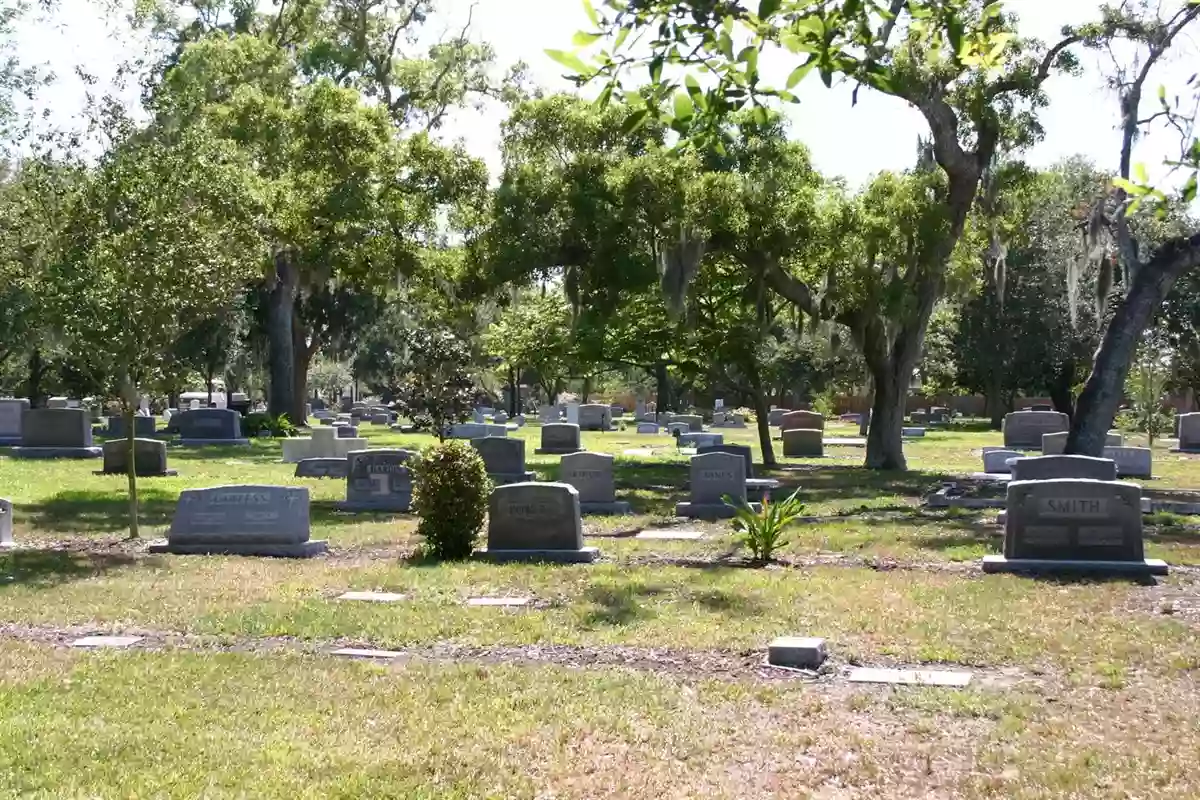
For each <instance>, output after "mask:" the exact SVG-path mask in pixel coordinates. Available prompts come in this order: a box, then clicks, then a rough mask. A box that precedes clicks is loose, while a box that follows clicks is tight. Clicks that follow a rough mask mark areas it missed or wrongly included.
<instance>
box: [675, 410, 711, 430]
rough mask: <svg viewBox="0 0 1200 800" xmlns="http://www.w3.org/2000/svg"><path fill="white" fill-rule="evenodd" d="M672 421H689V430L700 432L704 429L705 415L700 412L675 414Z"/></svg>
mask: <svg viewBox="0 0 1200 800" xmlns="http://www.w3.org/2000/svg"><path fill="white" fill-rule="evenodd" d="M671 422H673V423H678V422H684V423H687V426H688V430H689V431H691V432H692V433H700V432H701V431H703V430H704V417H702V416H700V415H699V414H675V415H674V416H672V417H671Z"/></svg>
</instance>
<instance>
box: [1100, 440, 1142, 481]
mask: <svg viewBox="0 0 1200 800" xmlns="http://www.w3.org/2000/svg"><path fill="white" fill-rule="evenodd" d="M1104 457H1105V458H1108V459H1111V460H1112V461H1113V462H1115V463H1116V465H1117V475H1119V476H1122V477H1127V478H1149V477H1151V476H1152V473H1153V468H1154V459H1153V452H1152V451H1151V450H1150V448H1149V447H1105V448H1104Z"/></svg>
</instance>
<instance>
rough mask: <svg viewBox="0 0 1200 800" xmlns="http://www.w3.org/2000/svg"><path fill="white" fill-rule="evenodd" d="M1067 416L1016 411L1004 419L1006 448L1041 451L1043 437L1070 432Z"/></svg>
mask: <svg viewBox="0 0 1200 800" xmlns="http://www.w3.org/2000/svg"><path fill="white" fill-rule="evenodd" d="M1070 428H1071V425H1070V422H1069V421H1068V419H1067V415H1066V414H1060V413H1058V412H1057V411H1014V412H1012V413H1011V414H1006V415H1005V417H1004V446H1005V447H1008V448H1014V449H1019V450H1040V449H1041V448H1042V436H1044V435H1045V434H1047V433H1062V432H1064V431H1067V430H1070Z"/></svg>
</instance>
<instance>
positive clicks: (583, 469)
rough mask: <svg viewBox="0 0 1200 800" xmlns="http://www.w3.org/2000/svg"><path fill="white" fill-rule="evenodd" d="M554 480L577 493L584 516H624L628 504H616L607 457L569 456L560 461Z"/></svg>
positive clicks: (615, 492) (582, 454)
mask: <svg viewBox="0 0 1200 800" xmlns="http://www.w3.org/2000/svg"><path fill="white" fill-rule="evenodd" d="M558 478H559V481H560V482H562V483H567V484H570V485H571V486H574V487H575V490H576V491H578V492H579V509H580V511H582V512H583V513H584V514H628V513H629V503H626V502H624V501H620V500H617V484H616V480H615V478H614V477H613V457H612V456H610V455H609V454H607V453H571V454H570V455H565V456H563V457H562V461H561V462H560V463H559V468H558Z"/></svg>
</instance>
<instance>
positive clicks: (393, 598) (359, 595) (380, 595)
mask: <svg viewBox="0 0 1200 800" xmlns="http://www.w3.org/2000/svg"><path fill="white" fill-rule="evenodd" d="M337 599H338V600H357V601H361V602H364V603H399V602H400V601H401V600H403V599H404V595H402V594H396V593H395V592H344V593H343V594H339V595H338V597H337Z"/></svg>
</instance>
